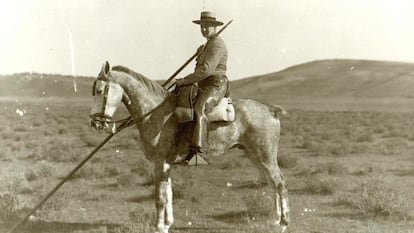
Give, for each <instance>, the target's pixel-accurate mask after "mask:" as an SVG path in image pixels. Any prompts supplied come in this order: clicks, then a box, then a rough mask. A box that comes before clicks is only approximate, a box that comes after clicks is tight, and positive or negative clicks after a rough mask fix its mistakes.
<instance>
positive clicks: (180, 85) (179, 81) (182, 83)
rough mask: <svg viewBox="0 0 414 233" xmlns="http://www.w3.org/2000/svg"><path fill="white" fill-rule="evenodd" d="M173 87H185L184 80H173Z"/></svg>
mask: <svg viewBox="0 0 414 233" xmlns="http://www.w3.org/2000/svg"><path fill="white" fill-rule="evenodd" d="M175 85H176V86H177V88H178V87H182V86H184V85H185V84H184V79H183V78H179V79H177V80H175Z"/></svg>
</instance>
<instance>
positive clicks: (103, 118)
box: [89, 78, 123, 123]
mask: <svg viewBox="0 0 414 233" xmlns="http://www.w3.org/2000/svg"><path fill="white" fill-rule="evenodd" d="M98 81H101V82H104V83H105V84H104V85H105V86H104V91H103V101H102V109H101V112H98V113H95V114H92V115H89V117H90V118H92V119H98V120H99V121H102V122H104V123H119V122H118V121H111V120H110V119H111V118H112V117H111V116H110V115H108V114H105V111H106V102H107V100H108V94H109V83H110V81H105V80H103V79H99V78H98V79H96V80H95V81H94V82H93V86H92V96H95V95H96V83H97V82H98ZM120 122H123V121H120Z"/></svg>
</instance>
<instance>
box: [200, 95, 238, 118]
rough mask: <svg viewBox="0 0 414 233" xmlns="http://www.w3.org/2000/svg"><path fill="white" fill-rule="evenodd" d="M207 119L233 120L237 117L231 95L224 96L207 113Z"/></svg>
mask: <svg viewBox="0 0 414 233" xmlns="http://www.w3.org/2000/svg"><path fill="white" fill-rule="evenodd" d="M207 119H208V121H210V122H214V121H225V122H232V121H234V120H235V119H236V113H235V110H234V106H233V101H232V100H231V99H230V97H223V98H221V99H220V101H219V102H218V104H217V105H216V106H214V108H213V109H212V110H211V111H210V112H208V113H207Z"/></svg>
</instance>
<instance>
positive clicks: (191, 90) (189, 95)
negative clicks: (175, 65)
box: [174, 85, 198, 123]
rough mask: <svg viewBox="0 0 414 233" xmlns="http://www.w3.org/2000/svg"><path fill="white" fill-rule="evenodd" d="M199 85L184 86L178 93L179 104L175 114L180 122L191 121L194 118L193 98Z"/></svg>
mask: <svg viewBox="0 0 414 233" xmlns="http://www.w3.org/2000/svg"><path fill="white" fill-rule="evenodd" d="M197 88H198V87H197V86H196V85H190V86H182V87H180V89H179V91H178V95H177V98H178V99H177V106H176V108H175V110H174V114H175V116H176V118H177V120H178V122H180V123H182V122H189V121H193V120H194V110H193V100H194V98H195V96H196V94H197Z"/></svg>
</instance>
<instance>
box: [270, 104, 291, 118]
mask: <svg viewBox="0 0 414 233" xmlns="http://www.w3.org/2000/svg"><path fill="white" fill-rule="evenodd" d="M269 111H270V112H271V113H272V114H273V116H274V117H279V116H280V115H287V112H286V110H285V109H284V108H283V107H282V106H280V105H270V106H269Z"/></svg>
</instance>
